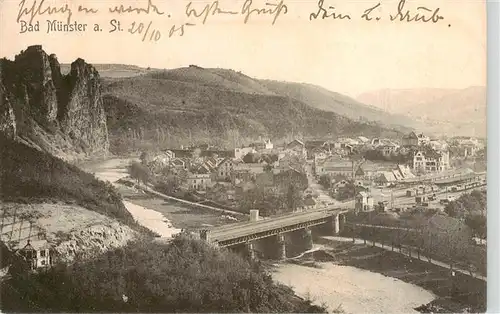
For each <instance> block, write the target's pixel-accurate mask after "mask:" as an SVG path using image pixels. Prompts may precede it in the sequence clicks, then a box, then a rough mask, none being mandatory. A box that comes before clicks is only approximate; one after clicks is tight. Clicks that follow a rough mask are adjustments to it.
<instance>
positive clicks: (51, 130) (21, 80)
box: [0, 46, 109, 155]
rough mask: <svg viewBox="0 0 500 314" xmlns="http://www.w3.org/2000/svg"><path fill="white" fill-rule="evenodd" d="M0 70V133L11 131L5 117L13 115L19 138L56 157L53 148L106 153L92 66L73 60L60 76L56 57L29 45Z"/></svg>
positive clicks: (98, 90)
mask: <svg viewBox="0 0 500 314" xmlns="http://www.w3.org/2000/svg"><path fill="white" fill-rule="evenodd" d="M0 68H1V69H2V71H1V74H2V75H1V85H2V95H1V96H2V103H1V104H0V115H1V117H0V121H1V122H0V125H1V126H0V131H2V132H5V133H7V131H8V132H10V133H12V131H11V130H12V127H11V126H10V125H11V124H12V123H9V122H8V121H10V120H8V119H7V118H10V117H12V115H13V116H14V117H15V119H14V120H15V124H14V125H17V134H18V135H19V136H20V137H21V138H24V139H26V140H27V141H28V142H32V143H34V144H36V145H37V146H39V147H42V148H43V149H46V150H48V151H50V152H51V153H54V154H56V155H58V152H57V149H59V150H63V151H64V153H71V152H68V150H71V151H77V152H83V153H85V154H87V155H88V154H92V155H95V154H101V153H106V152H107V151H108V148H109V143H108V131H107V127H106V115H105V112H104V107H103V104H102V98H101V85H100V78H99V73H98V72H97V71H96V70H95V68H94V67H93V66H92V65H89V64H87V63H85V61H84V60H82V59H78V60H76V61H75V62H73V64H72V65H71V72H70V73H69V74H68V75H62V74H61V69H60V65H59V62H58V61H57V58H56V56H55V55H53V54H52V55H50V56H49V55H47V53H45V52H44V51H43V49H42V47H41V46H30V47H28V49H27V50H26V51H23V52H21V53H20V54H19V55H17V56H16V57H15V60H14V61H9V60H6V59H2V60H0ZM9 105H10V107H9ZM9 108H11V109H9ZM10 112H11V113H10ZM14 127H15V126H14Z"/></svg>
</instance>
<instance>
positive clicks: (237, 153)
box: [233, 147, 257, 159]
mask: <svg viewBox="0 0 500 314" xmlns="http://www.w3.org/2000/svg"><path fill="white" fill-rule="evenodd" d="M256 152H257V151H256V150H255V148H253V147H241V148H235V149H234V157H233V159H242V158H243V157H244V156H246V155H248V154H249V153H252V154H255V153H256Z"/></svg>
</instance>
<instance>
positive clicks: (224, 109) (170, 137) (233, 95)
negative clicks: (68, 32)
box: [103, 67, 399, 151]
mask: <svg viewBox="0 0 500 314" xmlns="http://www.w3.org/2000/svg"><path fill="white" fill-rule="evenodd" d="M221 71H222V72H221ZM103 94H104V104H105V108H106V112H107V115H108V129H109V131H110V133H111V136H110V138H111V141H112V146H114V149H115V151H116V150H120V149H126V148H129V147H133V145H134V143H135V144H136V143H137V142H138V141H141V142H144V141H153V142H154V143H155V144H156V146H158V145H160V146H167V145H170V146H171V145H176V144H192V141H191V138H196V139H197V140H198V141H200V142H211V143H212V144H215V145H219V146H233V145H234V144H236V145H241V144H243V143H248V142H250V141H252V140H254V139H256V138H258V137H259V136H263V137H270V138H272V139H285V138H287V137H290V136H298V135H304V136H311V137H314V136H337V135H342V134H344V135H361V134H364V135H366V136H399V133H398V132H397V131H395V130H391V129H386V128H383V127H382V126H380V125H379V124H377V123H374V122H361V121H353V120H350V119H348V118H346V117H344V116H341V115H339V114H337V113H334V112H330V111H323V110H319V109H316V108H314V107H311V106H310V105H309V104H307V103H304V102H302V101H300V100H297V99H295V98H293V97H288V96H284V95H280V94H276V93H273V92H271V91H268V90H267V88H266V86H265V82H261V81H258V80H253V79H251V78H249V77H247V76H244V75H242V74H238V73H233V72H232V71H228V70H218V71H216V70H206V69H199V68H195V67H190V68H186V69H176V70H172V71H165V72H155V73H151V74H148V75H143V76H138V77H134V78H126V79H119V80H118V79H114V80H107V81H106V82H105V89H104V92H103ZM346 106H347V105H346Z"/></svg>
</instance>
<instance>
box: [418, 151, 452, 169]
mask: <svg viewBox="0 0 500 314" xmlns="http://www.w3.org/2000/svg"><path fill="white" fill-rule="evenodd" d="M449 168H450V153H449V151H447V150H446V151H433V152H427V154H426V153H425V152H423V151H417V152H415V154H414V155H413V170H414V171H423V172H442V171H446V170H448V169H449Z"/></svg>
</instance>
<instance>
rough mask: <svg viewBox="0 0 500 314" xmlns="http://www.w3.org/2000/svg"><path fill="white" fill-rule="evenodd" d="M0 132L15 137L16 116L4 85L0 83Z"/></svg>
mask: <svg viewBox="0 0 500 314" xmlns="http://www.w3.org/2000/svg"><path fill="white" fill-rule="evenodd" d="M0 132H3V133H5V134H6V135H7V137H8V138H15V137H16V117H15V116H14V110H13V109H12V105H11V104H10V102H9V99H8V98H7V94H6V92H5V87H4V86H3V85H2V84H1V83H0Z"/></svg>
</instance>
